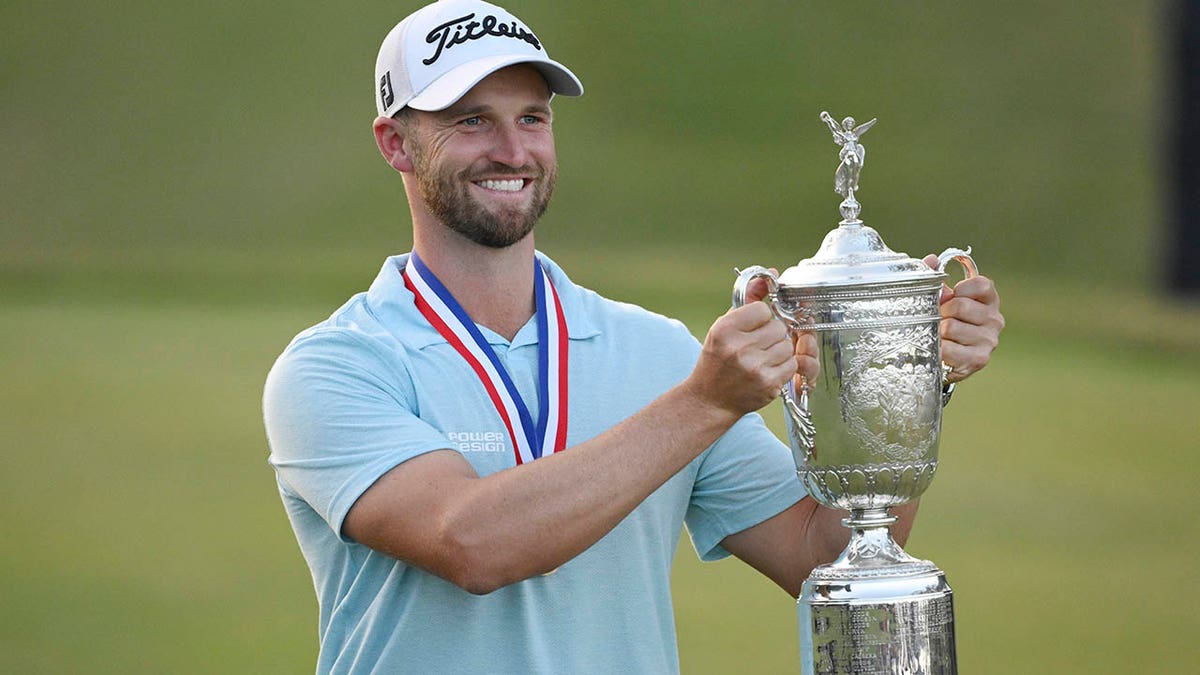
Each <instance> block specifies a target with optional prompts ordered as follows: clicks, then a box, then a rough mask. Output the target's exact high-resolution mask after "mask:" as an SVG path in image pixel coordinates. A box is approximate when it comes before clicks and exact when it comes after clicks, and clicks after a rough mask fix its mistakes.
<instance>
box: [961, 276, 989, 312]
mask: <svg viewBox="0 0 1200 675" xmlns="http://www.w3.org/2000/svg"><path fill="white" fill-rule="evenodd" d="M954 297H956V298H961V297H967V298H972V299H974V300H978V301H979V302H982V303H983V304H985V305H993V304H994V305H999V304H1000V295H999V294H998V293H997V292H996V284H995V282H993V281H992V280H991V279H989V278H987V277H984V276H975V277H971V278H970V279H963V280H962V281H960V282H958V283H957V284H955V285H954Z"/></svg>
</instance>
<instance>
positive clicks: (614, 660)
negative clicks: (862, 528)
mask: <svg viewBox="0 0 1200 675" xmlns="http://www.w3.org/2000/svg"><path fill="white" fill-rule="evenodd" d="M538 255H539V259H540V260H541V262H542V265H543V267H544V268H545V269H546V272H547V273H548V274H549V275H550V278H551V280H552V282H553V283H554V286H555V289H556V290H557V291H558V294H559V296H560V298H561V299H562V304H563V310H564V313H565V316H566V321H567V327H568V334H569V336H570V355H569V359H568V363H569V368H570V370H569V378H570V395H569V408H568V438H567V449H566V450H564V452H570V448H571V446H573V445H577V444H579V443H582V442H584V441H586V440H588V439H591V438H593V437H595V436H597V435H599V434H601V433H603V432H604V431H605V430H607V429H609V428H611V427H612V426H614V425H615V424H617V423H619V422H620V421H622V420H624V419H625V418H627V417H629V416H630V415H632V414H633V413H635V412H636V411H638V410H639V409H641V408H643V407H645V406H646V404H648V403H650V402H651V401H652V400H653V399H654V398H656V397H657V396H659V395H660V394H662V393H663V392H665V391H666V390H667V389H669V388H671V387H672V386H674V385H675V384H677V383H679V382H680V381H681V380H683V379H684V378H685V377H686V376H687V375H688V374H689V373H690V372H691V369H692V366H693V365H694V363H695V361H696V358H697V355H698V353H699V344H698V343H697V342H696V340H695V338H693V337H692V335H691V334H690V333H689V332H688V331H687V329H686V328H685V327H684V326H683V324H681V323H679V322H678V321H674V320H671V319H667V318H665V317H662V316H660V315H657V314H654V313H651V312H648V311H646V310H644V309H642V308H639V307H636V306H634V305H629V304H624V303H619V302H613V301H611V300H607V299H605V298H602V297H600V296H599V295H597V294H596V293H594V292H592V291H589V290H587V289H584V288H581V287H578V286H576V285H574V284H572V283H571V281H570V280H569V279H568V278H567V277H566V275H565V274H564V273H563V271H562V270H561V269H560V268H559V267H558V266H557V265H555V264H554V263H553V262H551V261H550V260H549V259H547V258H546V257H544V256H542V255H541V254H540V253H539V254H538ZM407 259H408V256H407V255H402V256H395V257H392V258H389V259H388V260H387V261H386V262H385V263H384V265H383V269H382V270H381V271H380V273H379V276H378V277H377V278H376V279H375V282H374V283H373V284H372V285H371V287H370V290H368V291H367V292H366V293H360V294H358V295H356V296H354V297H353V298H351V299H350V300H349V301H348V302H347V303H346V304H345V305H343V306H342V307H341V308H340V309H338V310H337V311H336V312H334V314H333V315H332V316H331V317H330V318H329V319H328V320H326V321H324V322H322V323H320V324H318V325H316V326H314V327H312V328H310V329H308V330H306V331H304V332H303V333H301V334H300V335H298V336H297V337H296V338H295V340H293V341H292V343H291V344H290V345H288V347H287V349H286V350H285V351H284V352H283V354H282V355H281V356H280V357H279V359H278V360H277V361H276V363H275V365H274V367H273V368H272V369H271V372H270V375H268V377H267V384H266V391H265V395H264V401H263V408H264V416H265V421H266V428H267V437H268V440H269V442H270V446H271V455H270V461H271V464H272V466H274V467H275V470H276V476H277V479H278V484H279V491H280V494H281V495H282V498H283V503H284V506H285V508H286V509H287V513H288V517H289V518H290V519H291V522H292V526H293V528H294V529H295V532H296V538H297V540H298V541H299V543H300V549H301V551H302V552H303V554H304V557H305V559H306V560H307V562H308V565H309V567H310V569H311V571H312V577H313V584H314V586H315V588H316V592H317V596H318V600H319V602H320V624H319V626H320V656H319V661H318V665H317V671H318V672H319V673H436V674H442V673H455V674H471V673H489V674H491V673H521V674H524V673H554V674H561V673H572V674H575V673H584V674H586V673H604V674H608V673H674V672H678V670H679V659H678V654H677V649H676V644H675V624H674V616H673V612H672V608H671V597H670V583H669V582H670V572H671V561H672V558H673V557H674V554H675V547H676V544H677V542H678V540H679V532H680V529H681V528H682V527H683V525H684V523H685V522H686V523H687V528H688V532H689V533H690V535H691V538H692V542H693V544H694V546H695V547H696V550H697V551H698V552H699V554H700V556H701V557H702V558H704V559H706V560H715V559H719V558H722V557H724V556H727V555H728V553H727V552H726V551H725V550H724V549H722V548H721V547H720V542H721V540H722V539H724V538H725V537H726V536H728V535H730V534H733V533H735V532H739V531H741V530H743V529H745V528H747V527H749V526H751V525H754V524H756V523H759V522H762V521H763V520H766V519H767V518H770V517H771V516H773V515H775V514H777V513H779V512H781V511H783V510H784V509H786V508H787V507H789V506H790V505H792V504H794V503H795V502H797V501H798V500H799V499H800V498H801V497H803V495H804V493H803V490H802V488H801V486H800V483H799V481H798V480H797V479H796V472H795V467H794V465H793V464H792V458H791V454H790V452H789V451H788V450H787V448H786V447H785V446H784V445H782V444H781V443H780V442H779V441H778V440H777V439H776V438H775V436H774V435H773V434H772V433H771V432H770V431H768V430H767V429H766V427H765V426H764V425H763V422H762V419H761V418H760V417H759V416H758V415H756V414H755V415H747V416H746V417H744V418H743V419H742V420H740V421H739V422H738V423H737V424H736V425H735V426H734V427H733V428H732V429H730V430H729V431H728V432H727V433H726V434H725V435H724V436H722V438H721V439H720V440H718V441H717V442H716V443H715V444H714V445H713V446H711V447H710V448H708V449H707V450H705V452H704V453H703V454H701V455H700V456H699V457H698V458H697V459H696V460H694V461H693V462H691V463H690V464H689V465H688V466H687V467H686V468H684V469H683V470H682V471H680V472H679V473H678V474H676V475H675V476H674V477H672V478H671V479H670V480H669V481H667V483H665V484H664V485H663V486H662V487H660V488H659V489H658V490H657V491H656V492H654V493H653V494H652V495H651V496H650V497H649V498H647V499H646V500H645V501H644V502H643V503H642V504H641V505H640V506H638V507H637V509H635V510H634V511H633V513H631V514H630V515H629V516H628V517H626V518H625V519H624V520H623V521H621V523H620V524H619V525H618V526H617V527H616V528H615V529H613V530H612V531H611V532H609V533H608V534H607V535H606V536H605V537H604V538H602V539H601V540H600V541H598V542H596V543H595V544H594V545H593V546H592V547H591V548H589V549H587V550H586V551H584V552H583V553H581V554H580V555H578V556H577V557H575V558H574V559H572V560H570V561H569V562H567V563H566V564H564V565H563V566H562V567H561V568H559V570H558V571H557V572H556V573H555V574H553V575H550V576H546V577H536V578H533V579H527V580H525V581H521V582H518V583H515V584H511V585H509V586H506V587H504V588H501V589H499V590H497V591H495V592H493V593H490V594H488V595H483V596H477V595H472V594H470V593H467V592H466V591H463V590H461V589H459V588H458V587H456V586H454V585H453V584H451V583H449V582H447V581H444V580H442V579H440V578H438V577H436V576H434V575H432V574H428V573H426V572H423V571H421V570H419V569H417V568H414V567H411V566H409V565H406V564H405V563H403V562H400V561H398V560H396V559H394V558H391V557H389V556H387V555H385V554H383V553H379V552H377V551H374V550H372V549H370V548H368V547H366V546H363V545H360V544H357V543H355V542H354V541H352V540H350V539H348V538H346V537H345V536H343V535H342V534H341V529H342V522H343V520H344V519H345V517H346V514H347V512H348V511H349V510H350V507H351V506H352V505H353V504H354V502H355V500H356V499H358V497H359V496H360V495H361V494H362V493H363V492H364V491H366V490H367V488H369V487H370V486H371V485H372V484H373V483H374V482H375V481H376V480H377V479H378V478H380V477H381V476H382V475H383V474H384V473H386V472H387V471H388V470H390V469H392V468H393V467H395V466H397V465H398V464H400V463H402V462H404V461H405V460H408V459H411V458H413V457H416V456H417V455H420V454H422V453H426V452H430V451H432V450H438V449H444V448H451V449H455V450H458V451H459V452H460V453H462V455H463V456H464V457H465V458H466V459H467V460H468V461H470V462H471V464H472V465H473V466H474V467H475V470H476V471H478V473H479V474H480V475H481V476H486V475H488V474H492V473H495V472H497V471H500V470H502V469H507V468H510V467H512V466H514V465H515V461H514V458H513V448H512V447H511V443H510V441H509V438H508V436H507V434H506V433H505V430H504V426H503V423H502V422H501V420H500V417H499V415H498V413H497V412H496V409H495V408H494V407H493V405H492V403H491V401H490V400H489V398H488V397H487V394H486V392H485V390H484V388H483V386H482V385H481V384H480V382H479V380H478V378H477V377H476V375H475V374H474V372H473V371H472V370H471V369H470V367H469V366H468V365H467V364H466V362H465V361H463V359H462V358H461V357H460V356H459V355H458V353H457V352H455V351H454V349H453V348H452V347H451V346H450V345H449V344H448V343H447V342H446V341H445V340H444V339H443V338H442V337H441V335H439V334H438V333H437V331H436V330H434V328H433V327H432V326H430V325H429V324H428V323H427V322H426V320H425V319H424V318H423V317H422V316H421V314H420V313H419V312H418V311H417V309H416V307H415V306H414V304H413V296H412V294H411V293H410V292H409V291H408V290H407V289H406V288H405V287H404V282H403V278H402V277H401V270H402V269H403V267H404V265H405V262H406V260H407ZM480 330H481V331H482V333H483V334H484V335H485V336H486V337H487V339H488V341H489V342H490V344H491V346H492V348H493V349H494V350H495V352H496V353H497V355H498V356H499V357H500V359H501V361H502V362H503V363H504V365H505V367H506V368H507V369H508V371H509V374H510V375H511V376H512V378H513V380H514V381H515V383H516V385H517V388H518V389H519V390H520V392H521V395H522V397H524V399H525V401H526V403H527V404H528V405H529V406H530V412H531V414H532V415H533V416H534V417H536V416H537V414H538V410H537V405H538V397H537V381H536V380H537V324H536V321H535V320H532V319H531V320H530V322H529V323H528V324H527V325H525V326H524V327H523V328H522V329H521V330H520V331H519V332H518V333H517V335H516V336H515V337H514V338H513V340H512V342H511V343H510V342H508V341H507V340H505V339H504V338H502V337H501V336H499V335H498V334H496V333H494V332H492V331H490V330H488V329H487V328H483V327H482V326H481V327H480ZM663 423H664V424H686V423H687V420H674V419H673V420H663Z"/></svg>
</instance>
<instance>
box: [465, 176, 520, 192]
mask: <svg viewBox="0 0 1200 675" xmlns="http://www.w3.org/2000/svg"><path fill="white" fill-rule="evenodd" d="M475 184H476V185H478V186H479V187H481V188H483V189H485V190H494V191H496V192H520V191H521V188H523V187H525V179H523V178H505V179H503V180H479V181H475Z"/></svg>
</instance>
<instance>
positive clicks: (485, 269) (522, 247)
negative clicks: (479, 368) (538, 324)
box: [413, 232, 536, 341]
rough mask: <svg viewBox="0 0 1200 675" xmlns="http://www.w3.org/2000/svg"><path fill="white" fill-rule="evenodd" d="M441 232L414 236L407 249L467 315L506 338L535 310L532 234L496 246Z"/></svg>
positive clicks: (515, 331) (513, 333) (522, 324)
mask: <svg viewBox="0 0 1200 675" xmlns="http://www.w3.org/2000/svg"><path fill="white" fill-rule="evenodd" d="M445 234H447V235H449V236H432V237H416V238H415V239H416V240H415V241H414V242H413V250H415V251H416V252H417V254H418V255H420V256H421V260H422V261H423V262H424V263H425V265H426V266H428V267H429V269H430V270H432V271H433V273H434V274H435V275H437V278H438V280H439V281H441V282H442V285H444V286H445V287H446V289H447V290H449V291H450V293H451V294H452V295H453V296H454V299H455V300H457V301H458V304H459V305H461V306H462V308H463V310H465V311H466V313H467V315H468V316H470V317H471V320H472V321H474V322H475V323H477V324H479V325H481V326H486V327H487V328H489V329H491V330H493V331H495V332H496V333H498V334H500V335H502V336H504V338H505V339H507V340H510V341H511V340H512V339H513V337H515V336H516V334H517V331H519V330H521V327H522V326H524V325H525V324H526V322H528V321H529V318H530V317H531V316H533V314H534V312H535V311H536V304H535V301H534V287H533V281H534V276H533V260H534V245H533V234H532V233H531V234H530V235H529V236H527V237H525V239H522V240H521V241H519V242H517V243H516V244H513V245H512V246H509V247H507V248H502V249H495V248H489V247H487V246H482V245H480V244H476V243H474V242H470V241H466V240H464V239H463V238H462V237H461V236H459V235H457V234H454V233H449V232H447V233H445Z"/></svg>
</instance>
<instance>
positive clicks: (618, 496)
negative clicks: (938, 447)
mask: <svg viewBox="0 0 1200 675" xmlns="http://www.w3.org/2000/svg"><path fill="white" fill-rule="evenodd" d="M376 85H377V97H376V103H377V108H378V112H379V116H378V117H377V118H376V119H375V122H374V131H375V138H376V141H377V144H378V147H379V151H380V152H381V153H382V155H383V157H384V159H385V160H386V161H387V162H388V164H390V165H391V166H392V168H394V169H395V170H396V171H398V172H399V173H400V174H401V176H402V179H403V182H404V189H405V193H406V195H407V198H408V204H409V208H410V211H411V215H412V227H413V248H412V251H411V252H410V253H407V254H402V255H397V256H393V257H390V258H388V259H387V260H386V261H385V262H384V265H383V268H382V269H381V270H380V272H379V275H378V277H377V278H376V279H375V281H374V283H373V284H372V285H371V287H370V289H369V290H368V291H366V292H365V293H360V294H358V295H356V296H354V297H353V298H351V299H350V300H349V301H348V302H347V303H346V304H345V305H343V306H342V307H341V308H340V309H338V310H337V311H336V312H335V313H334V314H333V315H332V316H331V317H330V318H329V319H328V320H326V321H324V322H322V323H321V324H318V325H317V326H314V327H313V328H311V329H308V330H306V331H304V332H303V333H301V334H300V335H298V336H297V337H296V338H295V339H294V340H293V341H292V343H291V344H290V345H288V347H287V349H286V350H285V351H284V353H283V354H282V355H281V356H280V357H279V359H278V361H277V362H276V364H275V366H274V367H273V368H272V370H271V373H270V375H269V376H268V379H267V385H266V391H265V396H264V413H265V420H266V427H267V434H268V439H269V441H270V445H271V463H272V465H273V466H274V467H275V469H276V474H277V479H278V485H279V490H280V493H281V495H282V498H283V502H284V505H285V507H286V509H287V512H288V515H289V518H290V519H291V522H292V525H293V528H294V529H295V532H296V537H297V540H298V541H299V543H300V547H301V550H302V552H303V554H304V556H305V558H306V560H307V562H308V564H309V567H310V569H311V571H312V576H313V582H314V585H315V587H316V592H317V595H318V599H319V602H320V618H319V625H320V633H319V635H320V655H319V660H318V666H317V670H318V672H322V673H373V672H389V673H390V672H418V673H671V672H677V671H678V669H679V664H678V656H677V653H676V646H675V628H674V621H673V614H672V608H671V598H670V584H669V577H670V567H671V561H672V558H673V555H674V552H675V546H676V543H677V541H678V538H679V533H680V531H681V529H682V528H683V527H684V525H685V523H686V526H687V529H688V532H689V534H690V536H691V539H692V542H693V544H694V546H695V548H696V550H697V551H698V552H699V554H700V555H701V557H703V558H705V559H718V558H722V557H725V556H727V555H729V554H733V555H736V556H738V557H739V558H741V559H743V560H745V561H746V562H748V563H749V564H751V565H752V566H754V567H755V568H756V569H758V570H760V571H761V572H762V573H763V574H765V575H767V576H768V577H770V578H771V579H772V580H774V581H775V582H776V583H778V584H779V585H780V586H781V587H782V588H783V589H784V590H786V591H787V592H789V593H791V594H792V595H796V594H797V593H798V591H799V588H800V584H801V582H802V581H803V579H804V578H805V577H806V576H807V575H808V573H809V571H810V570H811V569H812V568H813V567H814V566H815V565H817V564H820V563H822V562H825V561H828V560H831V559H833V558H834V557H835V556H836V555H837V553H839V552H840V551H841V549H842V547H843V546H844V545H845V542H846V540H847V531H846V530H845V528H843V527H842V526H841V525H840V522H839V521H840V518H841V517H842V514H840V513H836V512H833V511H829V510H827V509H824V508H822V507H820V506H818V505H817V504H816V503H815V502H814V501H813V500H812V499H810V498H808V497H806V496H805V495H804V493H803V491H802V489H801V486H800V484H799V482H798V481H797V479H796V476H795V467H794V466H793V464H792V459H791V455H790V453H789V451H788V449H787V448H786V447H785V446H783V445H782V444H781V443H780V442H779V441H778V440H777V439H775V438H774V436H773V435H772V434H771V433H770V432H769V431H768V430H767V429H766V428H765V426H764V425H763V423H762V420H761V419H760V418H759V417H758V415H757V414H755V412H754V411H756V410H758V409H759V408H760V407H762V406H763V405H765V404H767V403H768V402H770V401H771V400H772V399H773V398H774V396H775V395H776V393H777V392H778V391H779V388H780V386H781V385H782V384H783V383H785V382H787V381H788V379H789V378H792V377H793V376H795V375H796V373H797V372H798V371H799V372H808V371H809V370H811V369H812V368H813V367H815V358H814V354H811V353H809V352H808V351H807V347H806V346H805V345H807V344H809V343H805V342H803V341H802V342H801V343H800V345H799V346H796V345H793V343H792V341H791V340H790V339H789V338H788V336H787V333H786V331H785V329H784V327H783V326H782V324H781V323H779V322H777V321H774V320H773V319H772V314H771V311H770V310H769V309H768V308H767V306H766V305H765V304H763V303H759V302H753V303H750V304H747V305H746V306H744V307H741V308H739V309H735V310H731V311H730V312H728V313H726V314H725V315H724V316H722V317H720V318H719V319H717V321H716V322H715V323H714V324H713V325H712V327H711V328H710V329H709V332H708V335H707V337H706V338H705V341H704V344H703V345H701V344H699V343H697V342H696V340H695V339H694V338H692V336H691V335H690V334H689V333H688V331H687V330H686V329H685V328H684V326H683V325H682V324H680V323H679V322H677V321H673V320H670V319H667V318H664V317H662V316H659V315H656V314H653V313H650V312H647V311H645V310H642V309H640V308H638V307H635V306H632V305H628V304H623V303H617V302H613V301H610V300H607V299H605V298H602V297H600V296H599V295H597V294H595V293H593V292H591V291H588V290H586V289H584V288H581V287H579V286H576V285H575V284H573V283H572V282H571V281H570V279H569V278H568V277H567V276H566V274H565V273H564V272H563V270H562V269H560V268H559V267H558V266H557V265H556V264H555V263H554V262H553V261H552V260H550V259H549V258H548V257H546V256H545V255H543V254H542V253H540V252H539V251H537V250H535V248H534V227H535V224H536V223H537V221H538V219H539V217H540V216H541V215H542V213H543V212H544V211H545V209H546V205H547V204H548V202H549V200H550V198H551V195H552V193H553V190H554V184H555V180H556V177H557V167H556V159H555V150H554V134H553V131H552V122H553V114H552V112H551V108H550V102H551V98H552V96H553V95H554V94H560V95H565V96H578V95H579V94H581V93H582V86H581V85H580V83H579V80H578V79H577V78H576V77H575V75H574V74H572V73H571V72H570V71H569V70H567V69H566V68H565V67H564V66H562V65H561V64H558V63H556V62H554V61H552V60H550V58H549V56H548V55H547V54H546V51H545V47H544V45H543V44H542V42H541V41H540V40H539V39H538V38H537V37H536V35H535V34H534V32H533V31H532V30H530V29H529V27H528V26H526V25H525V24H524V23H523V22H521V21H520V20H519V19H517V18H516V17H514V16H512V15H511V14H509V13H508V12H507V11H505V10H503V9H501V8H499V7H496V6H494V5H489V4H487V3H483V2H478V1H477V0H444V1H443V2H438V3H435V4H433V5H429V6H427V7H425V8H422V9H420V10H418V11H417V12H415V13H414V14H412V15H411V16H409V17H408V18H406V19H405V20H404V21H402V22H401V23H400V24H398V25H397V26H396V27H395V28H394V29H393V30H392V31H391V33H389V34H388V36H387V38H386V39H385V40H384V43H383V46H382V48H381V49H380V52H379V58H378V62H377V65H376ZM758 290H759V291H760V292H761V289H758ZM954 298H955V299H954V300H953V301H951V302H947V303H946V304H944V305H943V314H944V316H945V318H944V320H943V329H944V334H945V335H946V336H947V337H946V340H947V343H946V349H945V350H944V351H945V355H946V358H947V360H948V361H949V362H950V363H951V365H954V366H955V367H956V372H957V373H969V372H973V371H975V370H978V369H979V368H981V367H983V366H984V365H985V364H986V363H987V361H988V359H989V357H990V354H991V351H992V349H993V348H994V347H995V345H996V340H997V337H998V334H999V332H1000V328H1001V326H1002V324H1003V319H1002V318H1001V316H1000V313H999V300H998V298H997V296H996V293H995V289H994V286H993V285H992V283H991V282H990V281H989V280H988V279H986V278H984V277H976V278H973V279H970V280H967V281H964V282H962V283H960V284H959V285H958V287H956V289H955V293H954ZM914 512H915V508H910V509H906V510H904V513H903V514H902V516H903V518H902V520H901V522H900V523H899V524H897V525H896V526H895V527H894V532H895V533H896V534H897V539H898V540H900V541H903V540H904V537H905V535H906V534H907V531H908V528H909V527H911V523H912V518H913V515H914Z"/></svg>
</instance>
